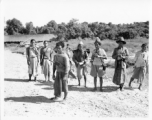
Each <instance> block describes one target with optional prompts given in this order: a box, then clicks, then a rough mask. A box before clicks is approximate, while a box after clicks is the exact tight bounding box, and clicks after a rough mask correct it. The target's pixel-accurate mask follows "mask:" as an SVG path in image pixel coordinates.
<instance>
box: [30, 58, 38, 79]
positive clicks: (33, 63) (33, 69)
mask: <svg viewBox="0 0 152 120" xmlns="http://www.w3.org/2000/svg"><path fill="white" fill-rule="evenodd" d="M28 73H29V74H31V75H32V76H34V77H36V76H37V75H38V61H37V57H30V65H29V66H28Z"/></svg>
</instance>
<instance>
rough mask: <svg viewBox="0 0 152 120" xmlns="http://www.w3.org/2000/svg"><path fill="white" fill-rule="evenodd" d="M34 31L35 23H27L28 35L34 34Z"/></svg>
mask: <svg viewBox="0 0 152 120" xmlns="http://www.w3.org/2000/svg"><path fill="white" fill-rule="evenodd" d="M33 29H34V26H33V23H32V22H27V23H26V30H27V33H28V34H32V33H33V32H32V31H33Z"/></svg>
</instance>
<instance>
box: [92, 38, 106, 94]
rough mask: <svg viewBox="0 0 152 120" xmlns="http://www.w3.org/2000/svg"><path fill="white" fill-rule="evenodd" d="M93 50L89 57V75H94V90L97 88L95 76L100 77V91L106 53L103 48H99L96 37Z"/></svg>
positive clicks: (98, 41) (99, 44) (99, 43)
mask: <svg viewBox="0 0 152 120" xmlns="http://www.w3.org/2000/svg"><path fill="white" fill-rule="evenodd" d="M94 45H95V50H94V51H93V53H92V57H91V63H92V65H91V72H90V75H91V76H93V77H94V90H95V91H96V90H97V76H98V77H99V78H100V91H101V92H102V91H103V90H102V84H103V75H105V66H104V59H107V55H106V52H105V50H104V49H101V48H100V46H101V42H100V39H99V38H98V37H97V38H96V41H95V43H94Z"/></svg>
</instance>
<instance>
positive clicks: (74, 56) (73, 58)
mask: <svg viewBox="0 0 152 120" xmlns="http://www.w3.org/2000/svg"><path fill="white" fill-rule="evenodd" d="M72 60H73V62H74V63H75V64H76V65H78V61H77V60H76V53H75V52H74V53H73V57H72Z"/></svg>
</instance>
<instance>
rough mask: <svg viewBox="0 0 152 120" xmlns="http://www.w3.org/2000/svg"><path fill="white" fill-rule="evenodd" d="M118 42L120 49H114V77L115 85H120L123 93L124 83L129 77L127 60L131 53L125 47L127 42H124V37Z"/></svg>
mask: <svg viewBox="0 0 152 120" xmlns="http://www.w3.org/2000/svg"><path fill="white" fill-rule="evenodd" d="M116 42H117V43H118V47H117V48H115V49H114V52H113V54H112V58H113V59H115V73H114V76H113V83H115V84H116V85H119V89H120V90H121V91H123V90H124V89H123V88H124V83H125V81H126V77H127V74H126V60H127V59H128V56H129V52H128V49H127V48H126V47H124V45H125V44H126V42H125V41H124V38H123V37H120V39H119V40H117V41H116ZM119 89H118V90H119Z"/></svg>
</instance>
